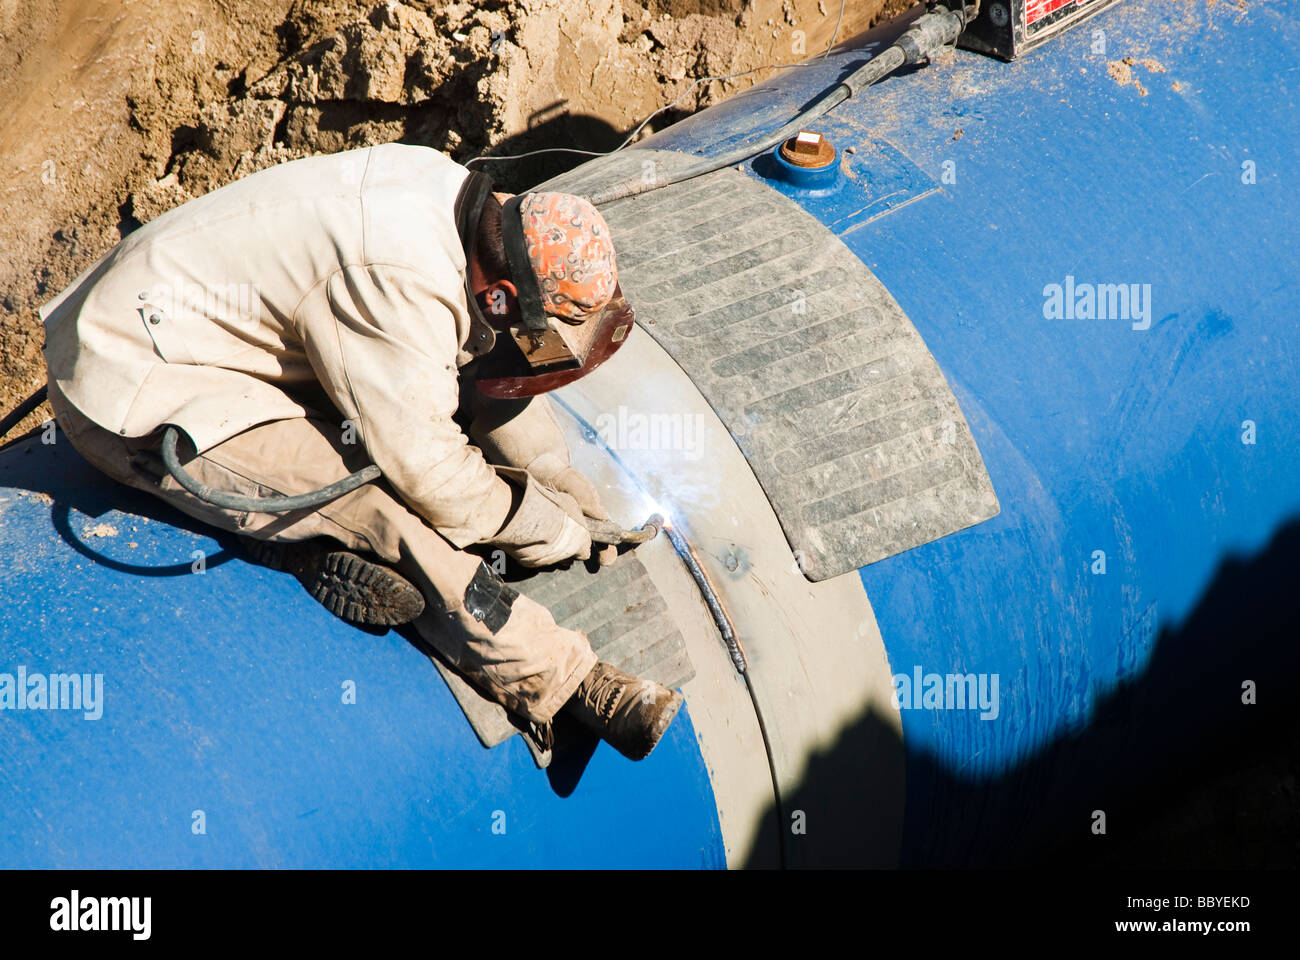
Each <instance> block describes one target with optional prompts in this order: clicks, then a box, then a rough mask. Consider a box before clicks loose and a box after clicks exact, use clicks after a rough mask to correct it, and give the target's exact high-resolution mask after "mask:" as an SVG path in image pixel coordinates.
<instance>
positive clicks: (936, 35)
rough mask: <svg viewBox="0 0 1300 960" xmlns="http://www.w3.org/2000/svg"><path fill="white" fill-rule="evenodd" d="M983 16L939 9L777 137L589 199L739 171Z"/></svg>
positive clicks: (971, 10) (973, 10) (973, 8)
mask: <svg viewBox="0 0 1300 960" xmlns="http://www.w3.org/2000/svg"><path fill="white" fill-rule="evenodd" d="M978 12H979V4H978V3H972V4H969V5H966V6H963V7H962V8H961V9H960V10H954V9H950V8H949V7H946V6H944V5H943V4H935V5H933V6H932V7H931V8H930V9H929V10H927V11H926V12H925V13H923V14H921V16H919V17H917V18H916V20H914V21H913V22H912V25H911V26H910V27H908V28H907V30H905V31H904V32H903V34H902V36H900V37H899V38H898V39H897V40H896V41H894V43H893V44H892V45H891V46H889V47H887V48H886V49H885V50H883V51H882V52H881V53H880V54H879V55H877V56H875V57H872V58H871V59H870V60H869V61H867V63H865V64H863V65H862V66H861V67H859V68H858V69H857V70H854V71H853V72H852V73H851V74H849V75H848V76H847V77H845V78H844V80H843V81H841V82H840V83H839V84H838V85H837V86H835V87H833V88H832V89H831V90H830V91H828V92H827V93H825V94H824V95H823V96H822V97H821V98H820V99H819V100H817V101H816V102H815V103H813V104H812V105H811V106H809V107H808V108H807V109H805V110H802V111H800V112H799V114H798V115H796V116H795V117H794V119H792V120H791V121H790V122H789V123H787V124H785V125H784V126H782V127H781V128H780V129H779V130H777V131H776V132H775V133H772V134H769V135H768V136H766V137H764V138H763V139H762V140H758V141H753V142H750V143H746V144H742V145H741V146H739V147H735V148H733V149H731V150H728V151H727V152H726V153H724V154H722V155H720V156H717V157H711V158H708V159H705V160H701V161H699V162H698V163H693V164H691V165H689V166H687V167H683V168H682V169H681V170H679V171H677V172H676V173H674V174H670V175H668V176H664V177H655V178H654V179H653V180H651V181H650V182H648V183H647V182H646V181H645V180H644V179H643V178H642V177H639V176H638V177H633V178H630V179H627V180H620V181H618V182H616V183H612V184H610V185H609V186H607V187H605V188H603V189H601V190H597V191H595V192H594V193H591V194H589V195H588V196H587V199H588V200H590V201H591V202H592V203H593V204H595V205H597V206H599V205H601V204H605V203H612V202H613V201H615V200H622V199H623V198H624V197H634V196H637V195H639V194H642V193H648V192H650V191H651V190H658V189H659V188H660V187H667V186H671V185H672V184H674V183H681V182H682V181H684V180H693V179H694V178H696V177H702V176H704V175H705V174H706V173H713V172H714V171H715V170H721V169H723V168H724V167H730V166H734V165H735V164H738V163H741V162H743V161H745V160H748V159H749V158H750V157H752V156H754V155H755V154H759V153H762V152H764V151H765V150H770V149H772V148H773V147H775V146H777V145H778V144H781V143H784V142H785V141H787V140H789V139H790V138H791V137H793V136H794V135H795V134H797V133H799V131H801V130H803V129H804V128H805V127H807V125H808V123H809V121H811V120H815V119H816V118H818V117H820V116H822V115H823V114H825V113H827V112H828V111H830V110H832V109H834V108H835V107H837V106H839V105H840V104H841V103H843V102H844V101H845V100H847V99H849V98H850V97H852V96H854V95H855V94H857V93H858V92H860V91H862V90H864V89H866V88H867V87H869V86H871V85H872V84H873V83H876V82H878V81H880V80H883V79H884V78H885V77H887V76H889V75H890V74H891V73H893V72H894V71H895V70H897V69H898V68H899V67H902V66H906V65H907V64H912V63H920V62H922V61H927V60H930V59H931V58H933V57H934V56H935V55H936V54H937V53H938V52H939V51H940V50H941V49H943V48H944V47H945V46H947V45H948V44H951V43H956V41H957V37H958V35H960V33H961V32H962V30H963V29H965V27H966V24H968V23H970V22H971V20H973V19H975V16H976V14H977V13H978Z"/></svg>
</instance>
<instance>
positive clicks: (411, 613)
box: [241, 537, 424, 627]
mask: <svg viewBox="0 0 1300 960" xmlns="http://www.w3.org/2000/svg"><path fill="white" fill-rule="evenodd" d="M241 539H242V540H243V541H244V547H245V549H247V551H248V553H249V556H251V557H252V559H253V560H255V561H256V562H258V563H260V564H262V565H263V566H266V567H270V568H271V569H273V570H280V571H282V572H285V573H292V574H293V575H294V576H295V577H297V579H298V582H299V583H301V584H302V585H303V587H304V588H306V590H307V592H308V593H310V594H311V595H312V597H314V598H315V600H316V601H317V602H318V603H320V604H321V606H323V607H324V608H325V609H326V610H328V611H330V613H332V614H334V615H335V616H336V617H339V618H340V619H342V620H347V621H348V622H350V623H357V624H362V625H364V626H372V627H395V626H399V625H401V624H403V623H410V622H411V621H412V620H414V619H415V618H417V617H418V616H420V614H422V613H423V612H424V597H423V596H422V595H421V594H420V591H419V590H417V589H416V588H415V587H414V586H413V585H412V584H411V582H410V581H409V580H407V579H406V578H405V577H403V576H400V575H399V574H396V573H394V572H393V571H392V570H389V569H388V568H387V567H384V566H381V565H379V564H377V563H371V562H370V561H368V560H364V559H362V558H361V557H359V556H357V555H356V554H355V553H349V552H348V551H346V550H331V551H322V550H321V549H320V548H318V547H315V546H312V545H311V544H306V543H301V544H300V543H286V544H278V543H268V542H266V541H263V540H255V539H253V538H252V537H245V538H241Z"/></svg>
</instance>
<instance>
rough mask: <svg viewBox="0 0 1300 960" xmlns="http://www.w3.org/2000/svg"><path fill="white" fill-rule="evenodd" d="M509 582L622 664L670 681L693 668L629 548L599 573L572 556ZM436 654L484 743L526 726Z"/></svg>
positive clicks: (559, 732)
mask: <svg viewBox="0 0 1300 960" xmlns="http://www.w3.org/2000/svg"><path fill="white" fill-rule="evenodd" d="M511 586H513V587H514V588H515V589H516V590H518V591H519V592H520V593H522V594H524V595H525V596H527V597H528V598H529V599H532V600H536V601H537V602H538V603H540V604H543V605H544V606H545V607H547V609H549V610H550V611H551V614H552V615H553V616H554V617H555V620H556V622H557V623H559V624H560V625H561V626H563V627H568V628H569V629H570V630H581V631H582V632H583V633H585V634H586V635H587V639H588V640H589V641H590V642H591V647H592V649H593V650H595V651H596V655H597V656H598V657H600V659H602V660H605V661H608V662H609V663H612V664H614V665H615V666H616V667H618V668H619V669H620V670H626V671H627V672H628V673H632V674H635V675H637V676H639V677H644V678H646V679H649V680H655V681H657V682H659V683H662V684H663V685H664V686H666V687H669V688H675V687H680V686H681V685H682V684H684V683H686V682H687V681H688V680H690V679H691V678H692V677H693V676H695V668H694V666H693V665H692V664H691V660H690V657H689V656H688V655H687V652H686V641H685V640H684V639H683V638H682V635H681V633H680V632H679V631H678V629H677V626H676V624H674V622H673V620H672V618H671V617H670V616H669V615H668V605H667V603H665V601H664V598H663V597H662V596H661V595H660V593H659V589H658V588H657V587H656V586H655V585H654V581H652V580H651V579H650V576H649V574H648V573H647V572H646V569H645V567H644V566H643V565H642V563H641V561H640V560H638V559H637V558H636V555H635V554H634V553H630V552H629V553H625V554H623V555H622V556H621V557H619V558H618V560H617V561H616V562H614V563H612V564H609V565H608V566H604V567H601V568H600V569H599V570H598V571H597V572H596V573H592V572H590V571H589V570H588V569H587V568H586V566H585V565H583V564H581V563H574V564H571V565H570V566H569V568H568V569H567V570H566V569H559V568H555V569H550V570H542V571H538V572H536V573H533V574H532V575H531V576H530V577H529V578H528V579H526V580H523V581H520V582H517V583H512V584H511ZM431 659H432V660H433V662H434V664H436V665H437V667H438V670H439V671H440V672H441V673H442V675H443V677H444V678H445V679H446V681H447V686H449V687H450V688H451V692H452V694H453V695H454V696H455V697H456V700H457V702H458V703H459V704H460V706H461V709H462V710H464V711H465V716H466V718H467V719H468V720H469V722H470V726H472V727H473V728H474V733H475V734H476V735H477V736H478V738H479V741H480V742H481V743H482V744H483V745H484V746H485V747H494V746H496V745H497V744H499V743H502V742H504V741H506V740H508V739H509V738H510V737H512V736H514V735H515V734H516V733H520V732H522V729H521V726H520V725H519V722H518V721H516V720H513V719H512V718H511V715H510V714H508V713H507V712H506V711H505V710H504V709H503V708H502V707H501V706H500V705H498V704H497V703H495V702H493V701H491V700H487V699H485V698H484V697H483V696H481V695H480V694H479V693H478V691H476V690H475V689H474V688H473V687H471V686H470V685H469V684H468V683H466V682H465V680H464V679H462V678H461V676H460V675H459V674H458V673H456V672H455V670H454V669H452V668H451V667H450V666H448V665H447V664H445V663H444V662H442V660H440V659H439V658H438V657H436V656H434V657H431ZM556 738H557V746H561V745H562V740H563V727H562V726H561V725H560V724H558V723H557V728H556ZM524 741H525V742H526V743H527V744H528V748H529V750H531V751H532V754H533V759H534V760H536V761H537V765H538V766H539V767H545V766H547V765H549V764H550V762H551V751H549V750H542V749H541V748H540V747H539V745H538V744H537V743H536V742H535V741H534V739H533V738H532V737H531V736H525V737H524Z"/></svg>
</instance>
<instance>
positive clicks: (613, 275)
mask: <svg viewBox="0 0 1300 960" xmlns="http://www.w3.org/2000/svg"><path fill="white" fill-rule="evenodd" d="M497 196H498V198H501V197H502V195H500V194H498V195H497ZM485 199H486V198H485ZM501 238H502V240H503V241H504V247H505V253H506V262H507V264H508V265H509V270H510V279H509V282H508V284H509V285H508V290H509V292H510V293H512V294H513V296H512V297H502V296H501V295H500V294H501V289H502V288H505V287H506V286H507V285H506V283H501V284H498V285H497V288H496V289H494V290H489V291H485V292H484V293H483V294H482V295H481V296H478V297H475V307H476V308H477V309H478V310H479V311H480V313H481V314H482V315H483V316H484V318H485V319H486V320H487V321H488V322H489V323H490V324H491V325H492V326H493V328H494V329H496V330H497V331H498V332H499V333H501V334H504V336H498V337H497V341H496V345H495V346H494V347H493V349H492V350H491V351H490V352H489V353H488V354H487V355H486V356H484V357H483V358H482V360H481V361H480V362H479V370H478V376H477V383H478V389H479V392H480V393H482V394H484V395H485V396H489V397H495V398H499V399H514V398H518V397H531V396H535V395H537V394H539V393H546V392H547V391H548V390H554V389H556V388H557V387H562V386H564V385H565V384H566V383H572V382H573V381H574V380H577V379H578V378H580V377H584V376H586V375H587V374H588V373H590V372H591V371H592V370H595V369H596V368H597V367H599V366H600V365H601V364H602V363H604V362H605V361H606V360H607V359H609V357H611V356H612V355H613V354H614V352H615V351H616V350H618V348H619V347H621V346H622V345H623V342H624V341H625V340H626V339H627V336H628V334H629V333H631V331H632V322H633V314H632V308H631V306H630V305H629V304H628V302H627V300H626V299H625V298H624V297H623V291H622V290H621V289H620V287H619V285H618V265H617V261H616V259H615V254H614V243H613V239H612V237H611V236H610V230H609V224H607V223H606V222H605V218H604V217H602V216H601V215H600V211H599V210H597V209H596V208H595V207H594V206H593V205H592V204H591V203H590V202H589V201H587V200H585V199H584V198H582V197H578V196H574V195H572V194H568V193H527V194H522V195H519V196H513V197H511V196H506V197H504V199H503V202H502V204H501Z"/></svg>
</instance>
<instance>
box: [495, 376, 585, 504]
mask: <svg viewBox="0 0 1300 960" xmlns="http://www.w3.org/2000/svg"><path fill="white" fill-rule="evenodd" d="M470 435H471V436H472V437H473V438H474V442H475V443H476V444H477V445H478V447H479V449H480V450H482V451H483V455H484V456H485V457H486V458H487V460H488V462H489V463H498V464H502V465H504V466H508V467H519V468H521V469H524V470H527V471H528V472H529V473H530V474H532V476H533V477H534V478H535V479H536V480H537V481H538V482H539V483H541V484H542V485H543V486H546V487H550V488H551V489H552V490H555V491H557V492H559V493H564V494H568V495H569V496H570V497H572V498H573V499H574V500H576V501H577V502H578V505H579V506H580V507H581V508H582V512H583V513H584V514H586V515H587V516H589V517H591V518H592V519H594V520H608V519H609V512H608V511H606V509H605V506H604V504H602V503H601V502H600V495H599V494H597V493H596V488H595V487H594V486H593V485H592V483H591V481H590V480H588V479H587V478H586V477H585V476H583V474H582V472H581V471H580V470H578V469H577V468H576V467H574V466H572V465H571V464H570V462H569V447H568V445H567V444H566V443H565V442H564V432H563V431H562V430H561V429H560V425H559V423H558V422H557V421H556V419H555V413H554V412H553V411H552V409H551V405H550V403H549V402H548V401H547V399H546V398H545V397H533V398H532V399H531V400H525V401H518V400H514V401H495V400H489V399H487V398H484V397H481V396H476V398H475V408H474V423H473V425H472V426H471V427H470Z"/></svg>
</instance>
